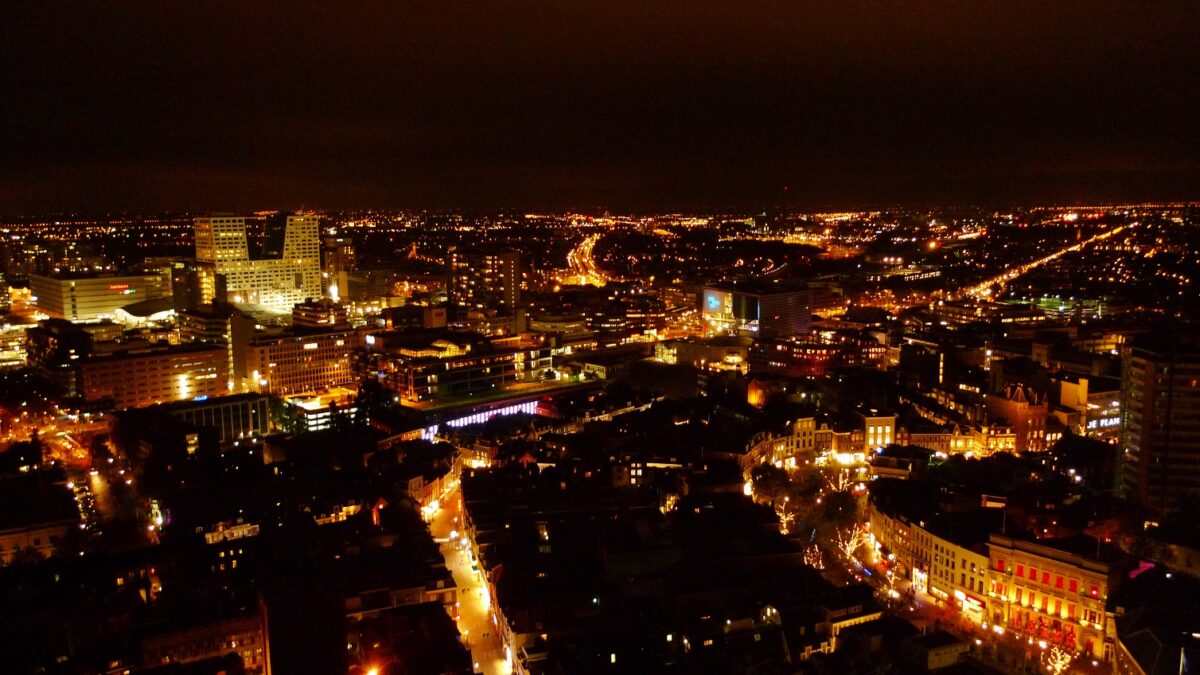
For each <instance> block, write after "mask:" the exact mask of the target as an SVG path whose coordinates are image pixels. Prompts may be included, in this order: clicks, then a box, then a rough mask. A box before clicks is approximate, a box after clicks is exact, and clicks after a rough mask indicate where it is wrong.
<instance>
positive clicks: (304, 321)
mask: <svg viewBox="0 0 1200 675" xmlns="http://www.w3.org/2000/svg"><path fill="white" fill-rule="evenodd" d="M292 325H293V326H301V327H304V328H349V326H350V322H349V320H348V319H347V315H346V308H345V307H343V306H342V305H339V304H338V303H336V302H334V301H332V300H330V299H329V298H319V299H316V300H311V299H310V300H307V301H305V302H302V303H299V304H297V305H296V306H294V307H292Z"/></svg>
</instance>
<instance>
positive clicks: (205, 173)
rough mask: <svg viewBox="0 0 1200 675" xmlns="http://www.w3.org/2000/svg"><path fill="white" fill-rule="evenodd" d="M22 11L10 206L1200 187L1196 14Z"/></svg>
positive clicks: (5, 125)
mask: <svg viewBox="0 0 1200 675" xmlns="http://www.w3.org/2000/svg"><path fill="white" fill-rule="evenodd" d="M2 4H3V8H0V213H5V214H9V215H15V214H21V213H28V212H33V211H62V210H75V209H79V210H110V209H114V210H120V209H126V210H137V211H147V210H247V209H259V208H263V209H265V208H299V207H311V208H345V207H351V208H354V207H427V208H457V207H462V208H509V207H511V208H519V209H542V208H545V209H560V208H611V209H615V210H621V209H693V208H694V209H702V208H714V207H723V206H731V207H749V208H769V207H777V206H798V207H813V208H824V207H830V208H837V207H851V206H867V205H882V204H904V203H909V204H933V203H964V202H981V201H983V202H995V203H1029V202H1038V201H1051V200H1054V201H1062V202H1077V201H1109V200H1115V201H1124V200H1154V199H1196V198H1200V121H1198V120H1200V105H1198V104H1200V3H1198V2H1196V1H1195V0H1185V1H1181V2H1145V3H1141V2H1137V3H1135V2H1102V1H1099V0H1086V1H1079V2H1075V1H1064V0H1039V1H1037V2H1012V1H1011V0H1010V1H1005V2H987V1H982V0H957V1H955V2H934V1H930V0H923V1H919V2H885V1H874V2H847V1H846V0H841V1H837V2H824V1H815V0H791V1H790V2H751V0H742V1H741V2H703V1H700V0H696V1H693V2H674V1H668V0H640V1H634V2H616V1H607V2H573V1H570V0H559V1H558V2H535V1H529V2H507V1H501V0H471V1H469V2H453V1H448V0H434V1H430V2H405V1H401V0H395V1H394V2H386V3H384V2H380V3H366V2H350V1H348V0H330V1H328V2H312V3H299V2H296V3H270V2H252V1H246V2H208V1H203V0H202V1H199V2H174V1H172V2H129V3H121V2H86V3H84V2H81V3H67V2H62V3H59V2H42V1H40V0H35V1H31V2H17V1H15V0H9V1H8V2H4V3H2ZM848 5H853V7H849V6H848Z"/></svg>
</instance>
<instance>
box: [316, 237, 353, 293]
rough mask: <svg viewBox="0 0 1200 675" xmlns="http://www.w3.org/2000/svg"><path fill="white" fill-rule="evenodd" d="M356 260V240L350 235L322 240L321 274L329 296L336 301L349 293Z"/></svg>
mask: <svg viewBox="0 0 1200 675" xmlns="http://www.w3.org/2000/svg"><path fill="white" fill-rule="evenodd" d="M355 261H356V258H355V255H354V241H353V240H351V239H350V238H349V237H338V236H329V237H325V238H324V239H322V240H321V276H322V280H323V281H324V284H325V289H326V292H327V294H328V296H329V297H330V298H333V299H334V300H335V301H336V300H339V299H340V298H342V297H345V296H347V295H348V293H349V290H348V289H349V288H350V273H351V272H353V271H354V269H355Z"/></svg>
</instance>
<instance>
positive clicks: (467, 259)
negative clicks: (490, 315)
mask: <svg viewBox="0 0 1200 675" xmlns="http://www.w3.org/2000/svg"><path fill="white" fill-rule="evenodd" d="M446 267H447V273H448V275H449V278H448V280H447V291H448V292H449V296H450V303H451V304H452V305H455V306H457V307H459V308H461V309H466V310H472V309H475V310H485V309H497V310H501V312H500V313H502V314H510V313H512V312H513V310H514V309H515V308H516V307H517V305H518V304H519V303H520V301H521V254H520V253H519V252H517V251H499V252H482V251H474V250H467V249H461V248H458V247H451V248H450V251H449V253H448V254H447V259H446Z"/></svg>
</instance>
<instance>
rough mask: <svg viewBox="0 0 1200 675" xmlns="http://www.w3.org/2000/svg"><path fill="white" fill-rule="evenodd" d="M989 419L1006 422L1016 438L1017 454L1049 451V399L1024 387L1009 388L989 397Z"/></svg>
mask: <svg viewBox="0 0 1200 675" xmlns="http://www.w3.org/2000/svg"><path fill="white" fill-rule="evenodd" d="M987 408H988V415H989V416H990V417H991V419H992V420H993V421H995V422H1005V423H1007V424H1008V426H1010V427H1012V429H1013V432H1014V433H1015V434H1016V437H1015V439H1014V444H1013V450H1014V451H1015V452H1041V451H1043V450H1045V449H1046V447H1047V445H1046V417H1047V416H1048V415H1049V412H1050V409H1049V405H1048V404H1047V402H1046V395H1045V394H1044V393H1042V392H1040V391H1037V390H1035V389H1033V388H1032V387H1028V386H1025V385H1021V384H1009V385H1007V386H1005V387H1004V389H1003V390H1001V391H1000V392H999V393H997V394H989V395H988V397H987Z"/></svg>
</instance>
